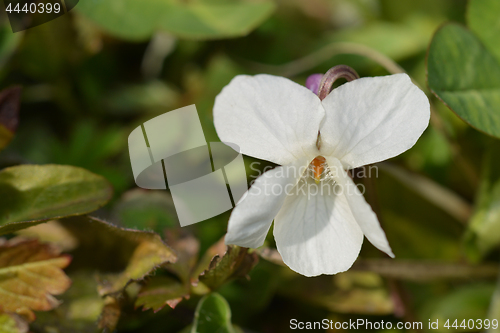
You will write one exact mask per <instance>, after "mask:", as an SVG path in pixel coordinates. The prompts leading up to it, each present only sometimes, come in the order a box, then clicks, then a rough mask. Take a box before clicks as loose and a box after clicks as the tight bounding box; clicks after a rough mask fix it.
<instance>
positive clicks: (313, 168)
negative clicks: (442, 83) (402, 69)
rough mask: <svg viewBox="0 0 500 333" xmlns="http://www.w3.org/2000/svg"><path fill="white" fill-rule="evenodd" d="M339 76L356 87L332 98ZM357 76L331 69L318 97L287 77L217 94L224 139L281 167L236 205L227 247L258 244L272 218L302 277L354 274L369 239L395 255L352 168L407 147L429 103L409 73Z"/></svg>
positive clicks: (280, 244)
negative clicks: (351, 270)
mask: <svg viewBox="0 0 500 333" xmlns="http://www.w3.org/2000/svg"><path fill="white" fill-rule="evenodd" d="M339 73H340V74H339ZM353 73H354V74H353ZM338 77H344V78H347V79H348V81H350V82H347V83H345V84H343V85H341V86H339V87H338V88H336V89H334V90H332V91H331V92H330V87H331V85H332V83H333V81H335V80H336V79H337V78H338ZM357 77H358V76H357V74H356V72H354V70H352V69H351V68H349V67H347V66H337V67H334V68H332V69H331V70H330V71H328V72H327V74H325V75H324V76H323V79H322V81H321V84H320V87H319V89H320V91H319V92H318V95H316V94H315V93H314V92H312V91H311V90H309V89H308V88H306V87H304V86H301V85H299V84H297V83H295V82H293V81H291V80H289V79H286V78H283V77H278V76H272V75H256V76H246V75H240V76H236V77H235V78H234V79H233V80H232V81H231V82H230V83H229V84H228V85H227V86H226V87H225V88H224V89H223V90H222V91H221V93H220V94H219V95H218V96H217V98H216V100H215V105H214V122H215V127H216V129H217V133H218V135H219V137H220V139H221V141H223V142H228V143H235V144H237V145H238V146H239V147H240V149H241V153H243V154H245V155H248V156H252V157H256V158H258V159H262V160H267V161H271V162H274V163H276V164H279V165H280V166H278V167H276V168H274V169H272V170H270V171H267V172H265V173H264V174H263V175H261V176H260V177H258V178H257V179H256V180H255V182H254V183H253V184H252V186H251V187H250V189H249V190H248V191H247V192H246V194H245V195H244V196H243V198H242V199H241V200H240V201H239V202H238V203H237V205H236V207H235V208H234V210H233V212H232V214H231V217H230V219H229V224H228V231H227V235H226V238H225V242H226V244H235V245H239V246H242V247H249V248H257V247H259V246H262V245H263V243H264V239H265V237H266V235H267V233H268V231H269V228H270V227H271V224H272V222H273V220H274V237H275V240H276V246H277V249H278V251H279V253H280V254H281V256H282V258H283V261H284V262H285V264H286V265H288V266H289V267H290V268H291V269H292V270H294V271H296V272H298V273H300V274H303V275H305V276H316V275H320V274H336V273H338V272H343V271H346V270H347V269H349V268H350V267H351V266H352V264H353V263H354V261H355V260H356V258H357V257H358V254H359V252H360V250H361V245H362V243H363V235H364V236H366V238H367V239H368V240H369V241H370V242H371V243H372V244H373V245H374V246H375V247H377V248H378V249H379V250H381V251H383V252H385V253H387V254H388V255H389V256H391V257H394V254H393V253H392V250H391V248H390V246H389V243H388V241H387V238H386V236H385V233H384V231H383V230H382V228H381V226H380V223H379V221H378V219H377V216H376V215H375V213H374V212H373V210H372V208H371V207H370V205H369V204H368V203H367V202H366V201H365V199H364V197H363V195H362V193H361V192H360V190H359V188H358V187H356V185H355V184H354V182H353V181H352V179H351V178H350V177H349V175H348V173H347V171H348V170H350V169H354V168H358V167H361V166H364V165H367V164H372V163H376V162H380V161H383V160H386V159H388V158H391V157H394V156H397V155H399V154H401V153H403V152H404V151H406V150H408V149H409V148H411V147H412V146H413V145H414V144H415V142H416V141H417V140H418V138H419V137H420V135H421V134H422V133H423V132H424V130H425V129H426V127H427V126H428V123H429V117H430V107H429V101H428V99H427V97H426V96H425V94H424V93H423V92H422V91H421V90H420V89H419V88H418V87H416V86H415V85H414V84H413V83H412V82H411V80H410V78H409V77H408V75H406V74H395V75H389V76H380V77H366V78H361V79H356V78H357ZM316 86H317V85H316ZM314 90H316V89H315V88H314Z"/></svg>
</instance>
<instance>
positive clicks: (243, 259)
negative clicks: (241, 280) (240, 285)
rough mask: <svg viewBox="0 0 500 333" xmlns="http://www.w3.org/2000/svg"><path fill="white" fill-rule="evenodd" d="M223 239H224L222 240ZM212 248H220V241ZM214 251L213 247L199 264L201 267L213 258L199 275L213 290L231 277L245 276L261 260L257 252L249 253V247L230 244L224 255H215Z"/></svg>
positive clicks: (201, 280)
mask: <svg viewBox="0 0 500 333" xmlns="http://www.w3.org/2000/svg"><path fill="white" fill-rule="evenodd" d="M223 241H224V240H223V239H222V240H221V242H223ZM212 248H215V249H220V248H221V246H220V242H219V243H217V244H215V245H214V246H213V247H212ZM213 252H214V251H212V250H211V249H209V250H207V253H206V254H205V256H204V258H202V259H201V260H200V264H199V267H203V265H204V264H205V263H206V259H208V258H210V257H211V258H212V259H211V260H210V264H209V265H208V268H207V269H206V270H205V271H203V272H202V273H201V274H200V277H199V279H200V282H202V283H203V284H205V285H206V286H207V287H209V288H210V289H212V290H215V289H217V288H219V287H220V286H222V285H223V284H224V283H225V282H227V281H228V280H230V279H233V278H236V277H245V276H246V275H247V274H248V272H250V271H251V270H252V268H253V267H254V266H255V265H256V264H257V262H258V261H259V257H258V255H257V253H255V252H253V253H248V249H247V248H244V247H239V246H236V245H228V246H227V247H226V252H225V253H224V254H223V255H220V254H216V255H215V256H214V255H213ZM219 253H220V252H219ZM195 272H196V270H195Z"/></svg>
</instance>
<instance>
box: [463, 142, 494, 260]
mask: <svg viewBox="0 0 500 333" xmlns="http://www.w3.org/2000/svg"><path fill="white" fill-rule="evenodd" d="M499 153H500V145H498V144H493V145H491V146H490V147H489V148H488V150H487V151H486V154H485V158H484V161H483V170H482V179H481V184H480V187H479V194H478V197H477V201H476V211H475V212H474V215H473V216H472V218H471V220H470V223H469V225H468V228H467V233H466V234H465V246H466V247H465V248H466V250H467V254H468V255H469V257H470V258H471V259H472V260H474V261H478V260H479V259H481V258H482V257H483V256H484V255H486V254H488V252H489V251H491V250H492V249H493V248H494V247H496V246H498V245H500V164H499V161H498V154H499Z"/></svg>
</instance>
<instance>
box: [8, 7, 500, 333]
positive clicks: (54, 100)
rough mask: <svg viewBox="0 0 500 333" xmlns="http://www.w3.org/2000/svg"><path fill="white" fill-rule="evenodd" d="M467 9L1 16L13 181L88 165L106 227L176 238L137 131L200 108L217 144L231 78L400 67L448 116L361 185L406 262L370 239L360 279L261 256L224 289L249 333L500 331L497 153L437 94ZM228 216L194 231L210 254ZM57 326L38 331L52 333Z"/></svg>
mask: <svg viewBox="0 0 500 333" xmlns="http://www.w3.org/2000/svg"><path fill="white" fill-rule="evenodd" d="M189 4H192V6H191V7H190V6H188V5H189ZM212 5H215V8H216V9H214V8H212V7H211V6H212ZM155 6H156V7H155ZM466 10H467V1H465V0H421V1H401V0H276V1H270V0H269V1H265V0H263V1H251V0H249V1H229V0H196V1H195V0H193V1H173V0H171V1H169V0H165V1H152V0H141V1H138V0H135V1H132V0H127V1H126V0H121V1H118V0H116V1H115V0H80V3H79V4H78V5H77V6H76V8H75V9H74V10H72V11H71V12H70V13H68V14H67V15H64V16H62V17H59V18H57V19H56V20H54V21H51V22H49V23H46V24H43V25H40V26H37V27H34V28H31V29H28V30H26V31H24V32H20V33H16V34H13V33H12V32H11V30H10V27H9V25H8V21H7V20H6V17H5V16H3V17H1V16H0V19H2V21H1V22H2V23H1V24H0V88H5V87H9V86H11V85H14V84H17V85H21V86H22V87H23V94H22V104H21V113H20V125H19V128H18V130H17V133H16V135H15V138H14V140H13V141H12V142H11V143H10V145H9V146H8V147H7V148H6V149H5V150H3V151H2V152H1V153H0V168H4V167H8V166H14V165H18V164H48V163H53V164H65V165H74V166H79V167H83V168H85V169H87V170H90V171H92V172H94V173H96V174H99V175H102V176H104V177H105V178H106V179H108V180H109V181H110V182H111V183H112V185H113V188H114V197H113V199H112V201H111V202H110V203H109V204H108V205H107V206H105V207H104V208H102V209H100V210H99V211H97V212H95V213H94V214H93V215H95V216H98V217H102V218H105V219H107V220H108V221H111V222H112V223H115V224H118V225H121V226H126V227H130V228H138V229H141V230H154V231H156V232H158V233H159V234H160V235H162V236H163V235H164V230H165V228H175V227H176V225H177V221H176V217H175V211H174V210H173V207H172V204H171V201H170V199H169V196H168V192H165V191H143V190H138V189H136V186H135V183H134V180H133V176H132V170H131V167H130V162H129V156H128V148H127V137H128V134H129V133H130V132H131V131H132V130H133V129H134V128H136V127H137V126H139V125H140V124H141V123H143V122H144V121H146V120H148V119H151V118H153V117H155V116H157V115H160V114H162V113H164V112H167V111H170V110H173V109H176V108H179V107H183V106H186V105H190V104H196V107H197V109H198V113H199V115H200V118H201V120H202V126H203V129H204V132H205V136H206V139H207V141H209V142H210V141H218V139H217V135H216V133H215V129H214V126H213V119H212V107H213V103H214V98H215V96H216V95H217V94H218V93H219V92H220V90H221V89H222V88H223V87H224V86H225V85H227V84H228V83H229V81H230V80H231V79H232V78H233V77H234V76H235V75H238V74H257V73H268V74H275V75H281V76H286V77H289V78H291V79H293V80H295V81H296V82H298V83H301V84H304V82H305V80H306V78H307V76H308V75H310V74H313V73H324V72H326V71H327V70H328V69H329V68H330V67H333V66H335V65H338V64H346V65H349V66H351V67H353V68H354V69H355V70H356V71H358V73H359V74H360V76H362V77H363V76H376V75H387V74H390V72H389V71H388V69H389V70H391V68H392V69H394V68H396V69H398V68H399V67H400V68H402V69H404V71H406V72H407V73H408V74H409V75H410V76H411V77H412V78H413V79H414V80H415V81H416V82H417V83H418V84H419V85H420V86H421V87H422V89H423V90H424V91H425V92H426V93H427V94H428V96H429V98H430V100H431V103H432V107H433V111H434V113H435V115H434V116H433V120H432V121H431V125H430V127H429V128H428V129H427V130H426V132H425V133H424V135H423V136H422V137H421V138H420V140H419V141H418V143H417V144H416V146H415V147H414V148H412V149H411V150H409V151H408V152H406V153H404V154H403V155H401V156H399V157H397V158H395V159H392V160H390V161H388V162H386V163H382V164H380V165H379V174H378V177H377V178H376V179H372V180H371V181H369V182H368V183H366V184H365V185H366V186H367V189H368V193H367V199H368V201H369V202H370V203H371V204H372V206H373V207H374V209H375V210H376V211H377V213H378V214H379V217H380V220H381V223H382V225H383V227H384V229H385V231H386V233H387V237H388V239H389V243H390V244H391V246H392V248H393V251H394V253H395V255H396V259H395V260H392V261H388V260H385V259H383V257H384V256H383V254H382V253H380V252H379V251H377V250H376V249H375V248H374V247H373V246H372V245H371V244H369V243H368V242H365V244H364V246H363V250H362V253H361V256H360V259H359V260H358V263H357V266H356V265H355V267H354V268H353V269H352V270H351V271H349V272H347V273H343V274H338V275H336V276H333V277H331V276H321V277H317V278H305V277H301V276H298V275H297V274H295V273H293V272H292V271H291V270H289V269H288V268H287V267H283V266H280V265H277V264H274V263H272V262H271V261H269V260H266V259H262V258H261V260H260V262H259V263H258V264H257V266H256V267H255V268H254V269H253V271H252V272H251V273H250V279H249V280H245V279H240V280H235V281H233V282H231V283H228V284H225V285H224V286H222V287H221V289H220V290H219V292H220V294H221V295H222V296H224V297H225V298H226V299H227V301H228V303H229V305H230V308H231V311H232V322H233V323H234V324H235V325H237V326H238V327H240V328H242V329H243V330H244V332H249V333H251V332H262V333H267V332H288V331H291V330H290V328H289V321H290V319H292V318H296V319H297V320H299V321H318V320H322V319H323V318H329V319H331V320H334V321H345V320H349V319H356V318H369V319H370V320H372V321H380V320H384V321H391V322H394V323H396V322H398V321H400V320H407V321H412V320H415V321H422V322H423V323H424V328H427V322H428V320H429V319H431V320H436V319H439V320H446V319H452V320H454V319H458V320H459V322H461V321H462V319H474V320H476V319H484V318H487V317H488V316H489V317H491V318H497V319H498V318H499V317H500V316H499V314H500V300H496V301H495V298H494V297H493V295H494V291H495V288H496V287H495V285H496V283H495V282H496V281H495V280H496V265H497V263H498V260H499V257H498V254H499V251H498V244H499V243H500V219H499V211H498V210H499V209H498V207H497V206H499V204H498V203H499V202H500V201H497V200H495V198H496V197H495V193H496V192H498V190H497V191H495V189H496V187H495V185H496V182H497V181H498V176H497V174H498V170H499V163H500V162H499V161H498V160H497V156H498V154H497V152H499V151H500V150H499V148H500V145H499V143H498V141H497V140H496V139H493V138H491V137H488V136H487V135H485V134H482V133H480V132H478V131H476V130H475V129H473V128H472V127H470V126H468V125H467V124H466V123H465V122H463V121H462V120H460V119H459V118H458V117H457V116H456V115H455V114H454V113H453V112H452V111H451V110H449V109H448V108H447V107H446V106H445V105H444V104H443V103H441V102H440V101H439V100H438V99H437V98H436V97H434V96H433V95H432V94H431V93H430V91H429V89H428V88H427V82H426V54H427V49H428V46H429V43H430V41H431V39H432V36H433V34H434V32H435V31H436V29H437V28H438V27H439V26H441V25H442V24H444V23H445V22H448V21H455V22H459V23H462V24H465V22H466ZM161 12H168V13H169V15H166V16H160V15H159V14H158V13H161ZM398 66H399V67H398ZM245 161H246V163H250V162H252V159H250V158H245ZM360 181H366V180H360ZM497 196H498V194H497ZM228 217H229V212H228V213H225V214H222V215H220V216H218V217H216V218H213V219H211V220H209V221H204V222H202V223H199V224H196V225H194V226H190V227H188V228H186V229H188V230H189V232H191V233H193V234H194V235H195V236H196V238H197V239H198V240H199V241H200V243H201V253H203V252H204V251H205V250H206V249H207V248H208V247H209V246H210V245H212V244H213V243H215V242H216V241H217V240H218V239H220V238H221V237H222V236H223V235H224V233H225V230H226V227H227V220H228ZM484 221H487V223H484ZM268 246H270V247H271V248H272V247H273V238H272V236H271V235H270V236H269V237H268ZM472 265H475V266H472ZM198 300H199V297H197V296H194V295H193V296H192V297H191V298H190V299H189V300H187V301H183V302H181V303H180V304H179V305H178V306H177V307H176V308H175V309H174V310H172V309H170V308H169V307H168V306H167V307H165V308H164V309H163V310H161V311H159V312H158V313H156V314H153V311H151V310H149V311H145V312H142V311H141V309H134V307H133V306H132V305H130V306H128V307H125V308H124V310H123V313H122V316H121V319H120V322H119V326H118V331H119V332H150V333H153V332H177V331H180V330H182V329H183V328H184V327H186V326H188V325H189V324H190V323H191V322H192V320H193V313H194V308H195V307H196V303H197V301H198ZM42 317H43V316H41V317H40V318H42ZM35 323H36V322H35ZM44 325H45V324H40V325H38V326H37V325H34V326H33V330H35V331H36V332H49V331H47V330H46V327H47V326H44ZM445 330H446V329H445ZM458 330H460V331H478V330H477V329H472V330H469V329H467V328H466V329H462V328H460V327H459V328H458ZM62 331H64V330H63V329H61V332H62ZM67 331H72V332H77V331H80V330H78V329H74V328H73V330H71V329H69V330H67ZM82 331H83V330H82ZM446 331H447V330H446Z"/></svg>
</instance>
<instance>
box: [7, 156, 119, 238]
mask: <svg viewBox="0 0 500 333" xmlns="http://www.w3.org/2000/svg"><path fill="white" fill-rule="evenodd" d="M111 195H112V189H111V186H110V184H109V183H108V181H107V180H106V179H104V178H103V177H101V176H98V175H96V174H93V173H91V172H89V171H87V170H85V169H82V168H77V167H73V166H64V165H21V166H15V167H11V168H6V169H4V170H2V171H1V172H0V198H2V201H0V235H4V234H8V233H12V232H15V231H17V230H21V229H24V228H27V227H30V226H33V225H36V224H39V223H42V222H43V221H46V220H49V219H55V218H61V217H66V216H73V215H81V214H86V213H89V212H92V211H94V210H96V209H98V208H99V207H101V206H103V205H104V204H106V203H107V202H108V200H109V199H110V198H111Z"/></svg>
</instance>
